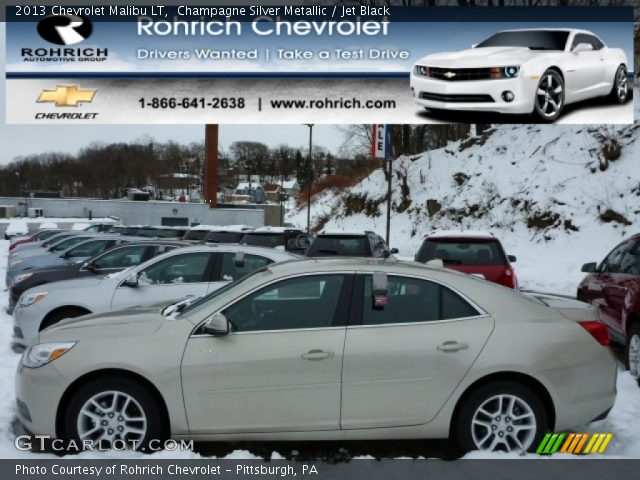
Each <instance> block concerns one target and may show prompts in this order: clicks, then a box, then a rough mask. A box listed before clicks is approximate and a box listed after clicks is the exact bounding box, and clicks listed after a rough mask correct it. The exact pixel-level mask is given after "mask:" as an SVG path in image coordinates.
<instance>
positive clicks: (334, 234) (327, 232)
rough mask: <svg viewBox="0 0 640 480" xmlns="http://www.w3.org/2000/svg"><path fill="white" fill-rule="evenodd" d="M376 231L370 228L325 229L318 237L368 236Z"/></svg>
mask: <svg viewBox="0 0 640 480" xmlns="http://www.w3.org/2000/svg"><path fill="white" fill-rule="evenodd" d="M375 234H376V233H375V232H372V231H370V230H324V231H322V232H320V233H319V234H318V237H323V236H327V237H342V236H344V237H354V236H361V237H366V236H368V235H375Z"/></svg>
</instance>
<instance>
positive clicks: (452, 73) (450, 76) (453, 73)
mask: <svg viewBox="0 0 640 480" xmlns="http://www.w3.org/2000/svg"><path fill="white" fill-rule="evenodd" d="M444 76H445V77H447V78H453V77H455V76H456V72H445V73H444Z"/></svg>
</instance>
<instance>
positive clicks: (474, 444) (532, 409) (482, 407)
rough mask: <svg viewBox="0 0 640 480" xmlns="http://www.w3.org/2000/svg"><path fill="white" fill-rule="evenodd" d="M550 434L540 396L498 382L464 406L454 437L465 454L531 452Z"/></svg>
mask: <svg viewBox="0 0 640 480" xmlns="http://www.w3.org/2000/svg"><path fill="white" fill-rule="evenodd" d="M546 430H547V417H546V413H545V409H544V406H543V404H542V402H541V400H540V399H539V398H538V396H537V395H536V394H535V393H534V392H533V391H531V390H530V389H529V388H528V387H525V386H524V385H520V384H517V383H513V382H506V381H505V382H495V383H490V384H487V385H484V386H482V387H480V388H479V389H477V390H476V391H475V392H473V393H472V394H471V395H470V396H469V397H468V398H467V399H466V400H465V402H464V403H463V404H462V406H461V410H460V413H459V415H458V416H457V423H456V425H455V431H454V434H455V435H456V440H457V443H458V444H459V446H460V447H461V448H462V449H463V450H464V451H465V452H467V451H470V450H483V451H488V452H495V451H503V452H513V451H515V452H527V451H531V450H533V449H535V448H536V447H537V445H538V443H540V441H541V439H542V435H543V434H544V433H545V432H546Z"/></svg>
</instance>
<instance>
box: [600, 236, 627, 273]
mask: <svg viewBox="0 0 640 480" xmlns="http://www.w3.org/2000/svg"><path fill="white" fill-rule="evenodd" d="M626 250H627V243H623V244H621V245H618V246H617V247H616V248H614V249H613V250H612V251H611V253H609V255H607V258H605V259H604V261H603V262H602V265H601V266H600V271H601V272H602V273H618V270H619V269H620V262H621V260H622V256H623V255H624V253H625V251H626Z"/></svg>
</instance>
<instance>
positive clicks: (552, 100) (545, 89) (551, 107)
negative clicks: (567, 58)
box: [534, 70, 564, 122]
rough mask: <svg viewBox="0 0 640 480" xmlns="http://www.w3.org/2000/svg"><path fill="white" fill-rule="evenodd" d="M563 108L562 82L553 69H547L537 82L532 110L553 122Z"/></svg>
mask: <svg viewBox="0 0 640 480" xmlns="http://www.w3.org/2000/svg"><path fill="white" fill-rule="evenodd" d="M563 108H564V82H563V80H562V77H561V76H560V74H559V73H558V72H556V71H555V70H547V71H545V72H544V73H543V74H542V77H541V78H540V81H539V82H538V88H537V89H536V93H535V99H534V111H535V113H536V115H537V116H538V117H539V118H540V119H542V120H544V121H545V122H553V121H554V120H556V119H557V118H558V117H559V116H560V114H561V113H562V109H563Z"/></svg>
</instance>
